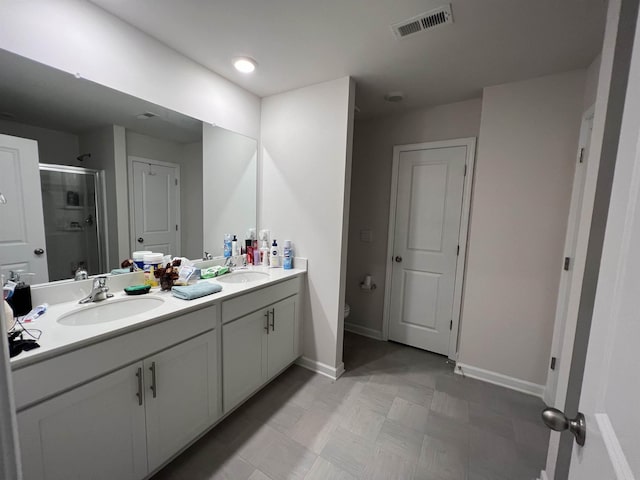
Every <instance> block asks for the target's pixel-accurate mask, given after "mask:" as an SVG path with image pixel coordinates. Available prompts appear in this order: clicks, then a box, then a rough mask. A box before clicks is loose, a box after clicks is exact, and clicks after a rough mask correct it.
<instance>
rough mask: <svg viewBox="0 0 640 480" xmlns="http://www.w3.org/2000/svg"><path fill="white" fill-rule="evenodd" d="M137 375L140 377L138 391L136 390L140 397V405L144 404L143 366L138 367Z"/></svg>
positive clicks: (137, 395)
mask: <svg viewBox="0 0 640 480" xmlns="http://www.w3.org/2000/svg"><path fill="white" fill-rule="evenodd" d="M136 377H137V378H138V391H137V392H136V397H138V405H140V406H142V367H138V371H137V372H136Z"/></svg>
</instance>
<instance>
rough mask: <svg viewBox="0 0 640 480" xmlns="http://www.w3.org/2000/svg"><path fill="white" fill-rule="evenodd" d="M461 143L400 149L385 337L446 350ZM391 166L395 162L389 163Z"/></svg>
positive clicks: (462, 156)
mask: <svg viewBox="0 0 640 480" xmlns="http://www.w3.org/2000/svg"><path fill="white" fill-rule="evenodd" d="M466 159H467V147H466V146H458V145H456V146H449V147H443V146H442V145H439V144H434V146H433V147H429V146H428V144H425V146H424V148H421V149H419V150H411V151H400V152H399V155H398V157H397V158H396V159H394V163H397V168H398V170H397V172H398V176H397V197H396V198H397V200H396V210H395V226H394V239H393V264H392V265H393V267H392V274H391V275H392V278H391V298H390V309H389V338H390V339H391V340H395V341H397V342H401V343H405V344H407V345H411V346H414V347H418V348H422V349H425V350H430V351H432V352H436V353H440V354H447V353H448V352H449V340H450V337H451V331H452V330H451V329H452V325H453V318H454V315H453V306H454V291H455V280H456V267H457V261H458V238H459V237H458V235H459V233H460V220H461V215H462V199H463V191H464V177H465V165H466ZM394 167H395V165H394Z"/></svg>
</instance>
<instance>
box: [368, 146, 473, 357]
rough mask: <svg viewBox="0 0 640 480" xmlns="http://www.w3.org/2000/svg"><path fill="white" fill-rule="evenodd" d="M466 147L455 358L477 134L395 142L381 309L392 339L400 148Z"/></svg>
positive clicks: (453, 336) (386, 331) (453, 333)
mask: <svg viewBox="0 0 640 480" xmlns="http://www.w3.org/2000/svg"><path fill="white" fill-rule="evenodd" d="M450 147H466V149H467V152H466V163H465V166H466V175H465V178H464V186H463V192H462V212H461V217H460V231H459V233H458V245H459V246H460V253H459V255H458V261H457V265H456V278H455V285H454V295H453V315H452V317H453V318H452V319H451V320H452V324H451V334H450V336H449V348H448V352H447V356H448V357H449V359H450V360H453V361H455V360H456V359H457V356H458V338H459V328H460V312H461V308H462V290H463V283H464V274H465V266H466V259H467V237H468V232H469V216H470V212H471V190H472V187H473V177H474V170H475V168H474V167H475V155H476V137H468V138H457V139H453V140H443V141H440V142H427V143H413V144H409V145H396V146H394V147H393V166H392V170H391V197H390V199H389V228H388V232H387V263H386V274H385V282H384V309H383V313H382V332H381V334H382V340H388V339H389V319H390V317H391V311H390V310H391V278H392V269H393V262H392V258H393V255H394V254H393V252H394V241H395V225H396V203H397V196H398V170H399V168H400V152H410V151H414V150H427V149H432V148H433V149H435V148H450Z"/></svg>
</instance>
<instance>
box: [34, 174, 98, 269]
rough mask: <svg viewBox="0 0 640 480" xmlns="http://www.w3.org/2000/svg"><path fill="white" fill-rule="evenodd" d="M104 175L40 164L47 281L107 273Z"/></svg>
mask: <svg viewBox="0 0 640 480" xmlns="http://www.w3.org/2000/svg"><path fill="white" fill-rule="evenodd" d="M103 175H104V173H103V172H102V171H100V170H91V169H88V168H78V167H68V166H64V165H50V164H40V185H41V189H42V209H43V214H44V232H45V237H46V243H47V266H48V268H49V280H50V281H55V280H64V279H68V278H71V277H73V276H74V274H75V272H76V270H77V269H78V268H85V269H86V270H87V272H88V273H89V275H95V274H98V273H104V272H105V270H106V264H107V262H106V258H105V252H106V244H105V243H106V237H105V229H104V194H103V192H104V188H103V184H104V180H103Z"/></svg>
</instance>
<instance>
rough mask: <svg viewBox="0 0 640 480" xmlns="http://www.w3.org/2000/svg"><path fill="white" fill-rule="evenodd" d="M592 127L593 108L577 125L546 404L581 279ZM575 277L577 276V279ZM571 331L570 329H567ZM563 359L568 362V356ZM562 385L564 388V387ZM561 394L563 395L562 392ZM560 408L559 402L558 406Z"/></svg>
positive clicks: (552, 395) (553, 392) (553, 394)
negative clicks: (580, 241) (579, 245)
mask: <svg viewBox="0 0 640 480" xmlns="http://www.w3.org/2000/svg"><path fill="white" fill-rule="evenodd" d="M592 130H593V109H590V111H589V112H587V114H585V116H584V118H583V120H582V126H581V128H580V141H579V148H578V160H577V162H576V170H575V173H574V175H573V187H572V191H571V206H570V207H569V221H568V223H567V236H566V239H565V245H564V256H565V264H564V269H563V272H562V276H561V277H560V288H559V291H558V301H557V305H556V320H555V323H554V331H553V341H552V345H551V359H550V362H549V365H550V370H549V374H548V376H547V384H546V388H545V391H544V401H545V403H546V404H547V405H551V406H557V405H556V404H555V399H556V390H557V388H558V371H559V368H560V364H561V363H562V362H563V360H564V359H563V355H562V346H563V344H564V341H563V340H564V337H565V335H575V333H576V332H575V325H574V324H572V326H573V327H574V328H569V329H567V314H568V308H569V295H570V292H571V286H572V284H573V283H574V282H576V281H578V282H579V281H580V279H581V278H582V273H583V272H582V269H580V271H579V272H576V270H575V269H574V261H575V258H576V247H577V243H578V232H579V231H580V221H581V220H582V218H581V216H580V213H581V212H582V201H583V198H584V187H585V180H586V173H587V164H588V163H589V145H590V143H591V132H592ZM577 277H579V278H577ZM569 330H571V331H569ZM568 357H569V358H568V359H567V361H571V356H570V355H568ZM565 388H566V387H565ZM563 397H564V395H563ZM560 407H562V405H560Z"/></svg>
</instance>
